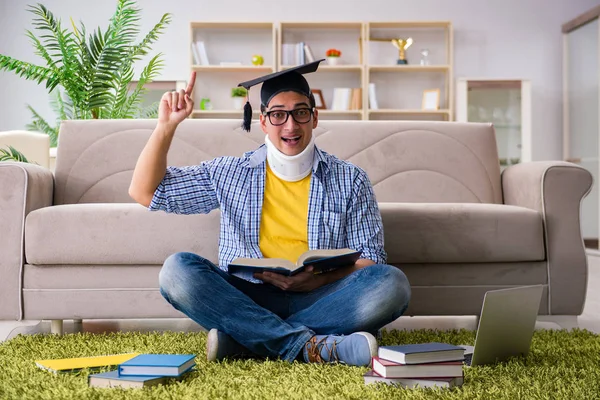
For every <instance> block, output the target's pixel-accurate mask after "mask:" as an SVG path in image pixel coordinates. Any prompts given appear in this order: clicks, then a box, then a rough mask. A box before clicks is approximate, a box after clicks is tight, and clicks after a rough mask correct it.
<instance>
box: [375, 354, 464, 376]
mask: <svg viewBox="0 0 600 400" xmlns="http://www.w3.org/2000/svg"><path fill="white" fill-rule="evenodd" d="M462 368H463V362H462V361H447V362H437V363H425V364H400V363H396V362H393V361H389V360H385V359H383V358H380V357H373V371H375V372H376V373H377V374H378V375H380V376H383V377H384V378H416V377H418V378H455V377H457V376H462Z"/></svg>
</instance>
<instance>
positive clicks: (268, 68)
mask: <svg viewBox="0 0 600 400" xmlns="http://www.w3.org/2000/svg"><path fill="white" fill-rule="evenodd" d="M192 70H193V71H197V72H202V71H204V72H206V71H227V72H246V71H256V72H258V73H262V72H264V73H269V72H274V70H273V67H271V66H265V65H259V66H255V65H192Z"/></svg>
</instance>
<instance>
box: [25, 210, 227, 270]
mask: <svg viewBox="0 0 600 400" xmlns="http://www.w3.org/2000/svg"><path fill="white" fill-rule="evenodd" d="M219 217H220V212H219V211H218V210H217V211H213V212H211V213H210V214H197V215H176V214H167V213H165V212H162V211H156V212H151V211H148V210H147V209H146V208H145V207H143V206H141V205H139V204H125V203H104V204H70V205H62V206H53V207H46V208H41V209H38V210H35V211H34V212H32V213H30V214H29V215H28V216H27V219H26V222H25V258H26V260H27V263H29V264H38V265H40V264H99V265H103V264H104V265H106V264H108V265H110V264H113V265H116V264H127V265H129V264H154V265H155V264H162V263H163V262H164V260H165V259H166V258H167V257H168V256H169V255H171V254H173V253H177V252H180V251H189V252H193V253H197V254H201V255H202V256H203V257H205V258H207V259H209V260H211V261H213V262H216V261H217V258H218V251H217V250H218V248H217V246H218V240H219V231H220V227H219Z"/></svg>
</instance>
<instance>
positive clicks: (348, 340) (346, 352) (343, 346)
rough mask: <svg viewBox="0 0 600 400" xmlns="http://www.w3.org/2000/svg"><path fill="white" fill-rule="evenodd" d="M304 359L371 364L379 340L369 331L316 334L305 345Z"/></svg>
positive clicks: (361, 364) (308, 360)
mask: <svg viewBox="0 0 600 400" xmlns="http://www.w3.org/2000/svg"><path fill="white" fill-rule="evenodd" d="M303 353H304V361H306V362H317V363H341V364H346V365H356V366H361V367H362V366H370V365H371V358H372V357H374V356H376V355H377V341H376V340H375V337H374V336H373V335H371V334H370V333H368V332H355V333H353V334H351V335H348V336H343V335H339V336H338V335H315V336H313V337H312V338H310V340H309V341H308V342H306V344H305V345H304V350H303Z"/></svg>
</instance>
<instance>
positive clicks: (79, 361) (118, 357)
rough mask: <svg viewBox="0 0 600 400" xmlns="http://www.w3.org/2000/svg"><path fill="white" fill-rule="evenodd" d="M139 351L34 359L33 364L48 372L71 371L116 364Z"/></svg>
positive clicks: (129, 358) (134, 355) (130, 357)
mask: <svg viewBox="0 0 600 400" xmlns="http://www.w3.org/2000/svg"><path fill="white" fill-rule="evenodd" d="M138 355H139V353H128V354H114V355H108V356H94V357H79V358H61V359H55V360H36V361H35V365H37V366H38V367H39V368H41V369H45V370H47V371H50V372H54V373H57V372H63V371H72V370H75V369H82V368H98V367H107V366H111V365H118V364H121V363H124V362H125V361H128V360H131V359H132V358H134V357H136V356H138Z"/></svg>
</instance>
